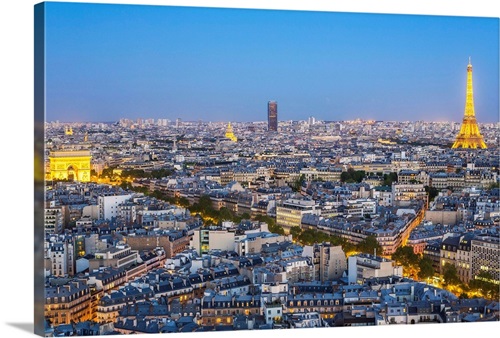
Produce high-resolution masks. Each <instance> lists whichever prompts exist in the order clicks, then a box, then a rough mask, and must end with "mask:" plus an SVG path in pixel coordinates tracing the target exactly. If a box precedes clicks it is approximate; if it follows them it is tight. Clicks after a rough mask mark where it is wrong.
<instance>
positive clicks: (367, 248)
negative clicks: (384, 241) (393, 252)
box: [356, 235, 383, 254]
mask: <svg viewBox="0 0 500 338" xmlns="http://www.w3.org/2000/svg"><path fill="white" fill-rule="evenodd" d="M356 248H357V250H358V251H359V252H363V253H367V254H373V253H374V252H375V250H376V251H377V252H379V254H382V252H383V250H382V246H381V245H380V243H379V242H378V241H377V237H375V236H374V235H370V236H368V237H366V238H365V239H364V240H362V241H361V242H359V244H358V245H357V246H356Z"/></svg>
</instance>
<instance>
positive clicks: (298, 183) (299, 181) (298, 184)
mask: <svg viewBox="0 0 500 338" xmlns="http://www.w3.org/2000/svg"><path fill="white" fill-rule="evenodd" d="M305 180H306V176H305V175H304V174H302V175H300V177H299V178H297V179H296V180H295V181H294V182H293V184H292V189H293V191H295V192H300V189H301V187H302V183H304V182H305Z"/></svg>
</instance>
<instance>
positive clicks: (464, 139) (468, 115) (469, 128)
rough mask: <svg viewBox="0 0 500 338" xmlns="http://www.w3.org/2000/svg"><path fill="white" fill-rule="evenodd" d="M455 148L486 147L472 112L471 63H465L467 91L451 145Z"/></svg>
mask: <svg viewBox="0 0 500 338" xmlns="http://www.w3.org/2000/svg"><path fill="white" fill-rule="evenodd" d="M451 147H452V148H453V149H455V148H473V149H476V148H481V149H486V148H487V146H486V143H484V140H483V136H482V135H481V133H480V132H479V127H478V125H477V121H476V115H475V113H474V95H473V92H472V64H471V63H470V58H469V64H468V65H467V92H466V98H465V113H464V119H463V121H462V127H461V128H460V132H459V133H458V135H457V139H456V141H455V143H453V145H452V146H451Z"/></svg>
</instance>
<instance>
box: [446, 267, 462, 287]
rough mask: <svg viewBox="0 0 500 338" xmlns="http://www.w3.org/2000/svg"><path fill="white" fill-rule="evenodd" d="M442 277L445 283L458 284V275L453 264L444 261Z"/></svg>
mask: <svg viewBox="0 0 500 338" xmlns="http://www.w3.org/2000/svg"><path fill="white" fill-rule="evenodd" d="M443 279H444V283H445V284H446V285H458V284H460V278H459V277H458V271H457V267H456V266H455V265H453V264H450V263H446V264H445V265H444V266H443Z"/></svg>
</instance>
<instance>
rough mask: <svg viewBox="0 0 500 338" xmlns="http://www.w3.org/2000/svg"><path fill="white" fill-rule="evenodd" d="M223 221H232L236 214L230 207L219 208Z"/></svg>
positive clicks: (220, 217)
mask: <svg viewBox="0 0 500 338" xmlns="http://www.w3.org/2000/svg"><path fill="white" fill-rule="evenodd" d="M218 218H219V219H220V220H221V221H232V220H233V218H234V214H233V213H232V212H231V210H229V209H228V208H226V207H224V208H221V209H220V210H219V217H218Z"/></svg>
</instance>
